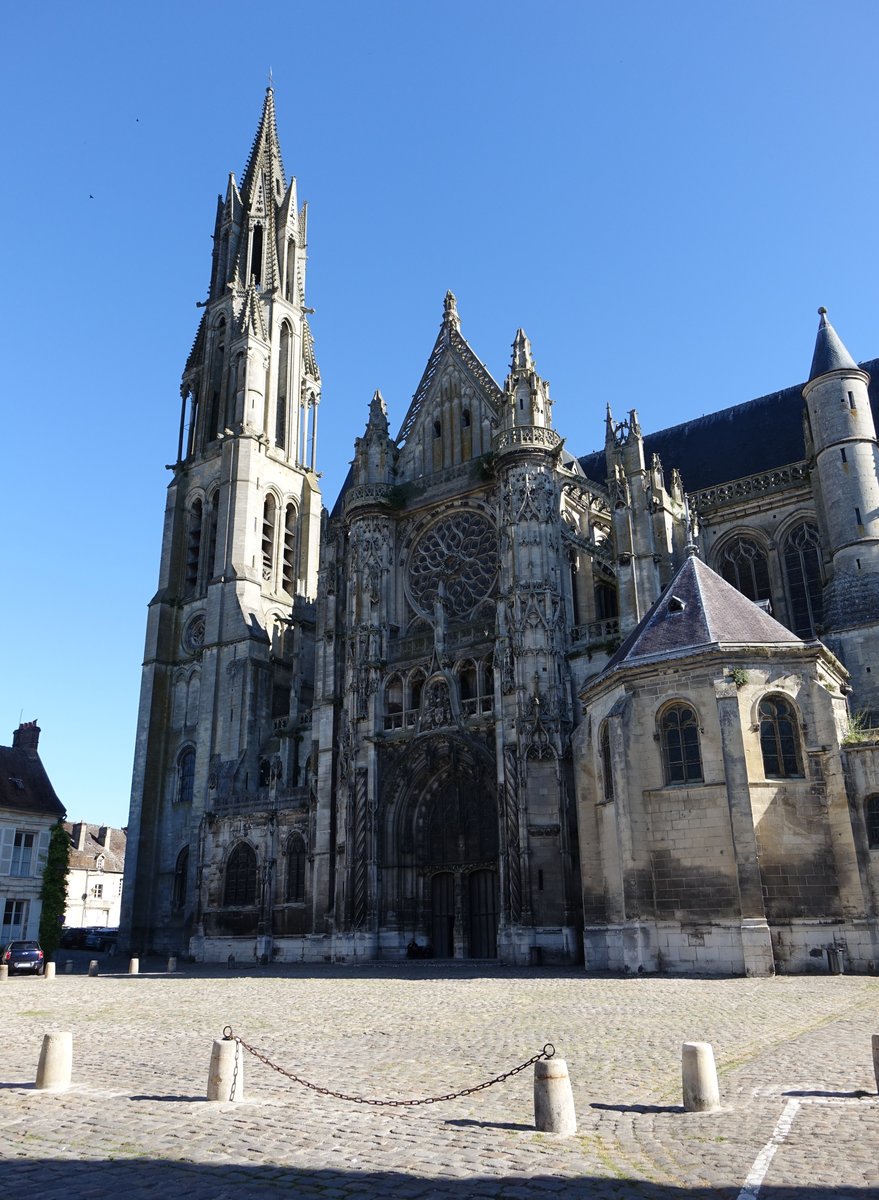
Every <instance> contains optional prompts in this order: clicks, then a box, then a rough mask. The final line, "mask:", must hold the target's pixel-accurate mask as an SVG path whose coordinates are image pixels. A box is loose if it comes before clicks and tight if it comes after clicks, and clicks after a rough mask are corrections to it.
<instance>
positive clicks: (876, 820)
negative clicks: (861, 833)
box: [864, 796, 879, 850]
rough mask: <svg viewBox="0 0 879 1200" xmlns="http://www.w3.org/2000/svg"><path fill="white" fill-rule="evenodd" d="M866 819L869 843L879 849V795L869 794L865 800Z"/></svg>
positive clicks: (873, 847)
mask: <svg viewBox="0 0 879 1200" xmlns="http://www.w3.org/2000/svg"><path fill="white" fill-rule="evenodd" d="M864 820H865V821H866V823H867V845H868V846H869V847H870V849H871V850H879V796H868V797H867V799H866V800H865V801H864Z"/></svg>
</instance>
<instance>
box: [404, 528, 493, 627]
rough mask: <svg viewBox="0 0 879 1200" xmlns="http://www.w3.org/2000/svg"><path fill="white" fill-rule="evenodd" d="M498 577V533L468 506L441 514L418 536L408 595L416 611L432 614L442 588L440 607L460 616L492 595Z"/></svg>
mask: <svg viewBox="0 0 879 1200" xmlns="http://www.w3.org/2000/svg"><path fill="white" fill-rule="evenodd" d="M496 575H497V534H496V532H495V529H494V526H493V525H492V524H491V522H490V521H488V520H486V518H485V517H484V516H483V515H482V514H481V513H478V512H475V511H474V510H473V509H463V510H459V511H456V512H455V513H454V514H451V515H449V516H447V517H443V518H442V519H441V520H439V521H437V522H436V523H435V524H434V525H431V527H430V528H429V529H428V530H427V531H426V532H425V533H423V534H422V535H421V537H420V538H419V539H418V541H417V542H416V544H415V546H414V548H413V550H412V554H411V556H410V559H409V578H408V583H409V595H410V598H411V600H412V603H413V604H414V605H415V607H416V608H417V609H418V611H419V612H421V613H422V614H424V615H426V616H430V617H433V615H434V605H435V603H436V600H437V597H438V595H439V593H440V583H442V584H444V587H445V610H446V614H447V616H448V617H449V618H450V619H451V620H463V619H464V618H466V617H467V616H468V615H469V614H470V613H471V612H472V611H473V609H474V608H475V607H476V605H477V604H479V602H480V601H481V600H484V599H485V598H486V597H487V596H489V595H491V593H492V591H493V588H494V583H495V577H496Z"/></svg>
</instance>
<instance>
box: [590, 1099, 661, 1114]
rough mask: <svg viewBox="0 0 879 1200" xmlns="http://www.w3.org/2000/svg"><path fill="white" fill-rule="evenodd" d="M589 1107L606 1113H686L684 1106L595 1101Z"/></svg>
mask: <svg viewBox="0 0 879 1200" xmlns="http://www.w3.org/2000/svg"><path fill="white" fill-rule="evenodd" d="M589 1107H590V1108H601V1109H604V1110H605V1111H606V1112H632V1113H682V1112H683V1111H684V1106H683V1104H599V1103H598V1101H594V1102H593V1103H592V1104H590V1105H589Z"/></svg>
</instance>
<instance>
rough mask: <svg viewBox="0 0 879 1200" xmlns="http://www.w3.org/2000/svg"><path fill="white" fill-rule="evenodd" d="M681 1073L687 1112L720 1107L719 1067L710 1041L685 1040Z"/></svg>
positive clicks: (705, 1110) (709, 1110) (707, 1110)
mask: <svg viewBox="0 0 879 1200" xmlns="http://www.w3.org/2000/svg"><path fill="white" fill-rule="evenodd" d="M681 1075H682V1079H683V1088H684V1108H685V1109H686V1110H687V1112H711V1111H712V1110H713V1109H715V1108H719V1107H720V1091H719V1090H718V1087H717V1068H716V1067H715V1065H714V1051H713V1050H712V1048H711V1043H710V1042H684V1045H683V1048H682V1053H681Z"/></svg>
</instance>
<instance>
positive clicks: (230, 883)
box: [223, 842, 256, 906]
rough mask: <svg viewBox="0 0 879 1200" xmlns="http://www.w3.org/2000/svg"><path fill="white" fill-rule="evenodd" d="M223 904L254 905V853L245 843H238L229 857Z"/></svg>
mask: <svg viewBox="0 0 879 1200" xmlns="http://www.w3.org/2000/svg"><path fill="white" fill-rule="evenodd" d="M223 903H224V904H226V905H237V906H241V905H244V904H255V903H256V853H255V852H254V850H253V849H252V848H251V847H250V846H248V844H247V842H239V843H238V845H237V846H236V847H235V849H234V850H233V851H232V853H231V854H230V855H229V862H228V864H227V866H226V890H225V893H224V899H223Z"/></svg>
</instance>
